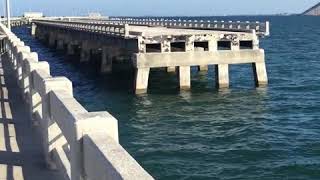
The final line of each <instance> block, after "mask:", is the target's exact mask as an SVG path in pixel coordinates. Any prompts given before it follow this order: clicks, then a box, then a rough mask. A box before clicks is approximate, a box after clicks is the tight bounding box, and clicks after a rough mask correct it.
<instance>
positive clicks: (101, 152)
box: [0, 23, 153, 180]
mask: <svg viewBox="0 0 320 180" xmlns="http://www.w3.org/2000/svg"><path fill="white" fill-rule="evenodd" d="M0 32H3V34H5V36H6V37H5V39H4V40H1V41H2V43H3V42H4V45H2V46H1V48H2V50H4V51H5V52H6V53H7V56H8V58H9V59H10V62H11V67H12V68H13V69H14V72H15V74H16V79H15V80H16V81H17V84H18V85H19V87H20V88H21V94H22V95H23V97H24V99H25V101H26V102H27V104H28V108H29V112H30V116H31V118H32V119H33V123H34V124H35V125H36V126H37V127H38V128H37V129H38V130H40V133H41V135H42V139H43V148H44V154H45V156H44V157H45V159H46V162H47V164H48V165H49V166H50V167H51V168H57V169H59V170H62V171H63V172H65V175H66V179H72V180H80V179H81V180H89V179H90V180H107V179H119V180H120V179H137V180H144V179H153V178H152V177H151V176H150V175H149V174H148V173H147V172H146V171H145V170H144V169H143V168H142V167H141V166H140V165H139V164H138V163H137V162H136V161H135V159H134V158H132V157H131V156H130V155H129V153H128V152H127V151H126V150H125V149H124V148H122V146H121V145H120V144H119V138H118V136H119V135H118V122H117V120H116V119H115V118H114V117H113V116H112V115H110V114H109V113H108V112H88V111H87V110H86V109H85V108H84V107H83V106H82V105H81V104H80V103H79V102H78V101H77V100H76V99H75V98H74V96H73V88H72V82H71V81H70V80H68V79H67V78H66V77H52V76H51V73H50V66H49V64H48V62H46V61H39V59H38V55H37V53H35V52H31V50H30V47H28V46H26V45H25V44H24V42H22V41H21V40H20V39H19V38H18V37H17V36H16V35H15V34H13V33H12V32H11V31H9V30H8V29H7V28H6V27H5V26H4V25H3V24H1V23H0Z"/></svg>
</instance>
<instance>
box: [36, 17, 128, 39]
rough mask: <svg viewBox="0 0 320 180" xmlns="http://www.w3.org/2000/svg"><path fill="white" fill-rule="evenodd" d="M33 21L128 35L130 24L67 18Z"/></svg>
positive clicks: (115, 34)
mask: <svg viewBox="0 0 320 180" xmlns="http://www.w3.org/2000/svg"><path fill="white" fill-rule="evenodd" d="M32 22H33V23H36V24H44V25H48V26H53V27H58V28H65V29H72V30H77V31H86V32H94V33H100V34H107V35H114V36H123V37H125V36H128V35H129V28H128V25H125V24H121V23H111V22H103V23H102V22H100V23H96V22H87V21H86V22H84V21H79V20H77V21H75V20H73V21H65V20H33V21H32Z"/></svg>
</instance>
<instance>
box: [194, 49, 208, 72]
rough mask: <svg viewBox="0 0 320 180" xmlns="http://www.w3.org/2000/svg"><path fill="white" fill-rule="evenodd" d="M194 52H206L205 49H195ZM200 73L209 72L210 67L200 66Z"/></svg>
mask: <svg viewBox="0 0 320 180" xmlns="http://www.w3.org/2000/svg"><path fill="white" fill-rule="evenodd" d="M194 51H196V52H204V48H203V47H196V48H194ZM198 71H208V65H200V66H198Z"/></svg>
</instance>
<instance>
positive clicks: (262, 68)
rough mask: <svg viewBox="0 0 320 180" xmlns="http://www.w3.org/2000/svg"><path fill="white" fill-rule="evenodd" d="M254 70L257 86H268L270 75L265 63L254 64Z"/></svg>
mask: <svg viewBox="0 0 320 180" xmlns="http://www.w3.org/2000/svg"><path fill="white" fill-rule="evenodd" d="M252 69H253V74H254V79H255V83H256V86H257V87H264V86H266V85H267V84H268V75H267V70H266V64H265V62H259V63H252Z"/></svg>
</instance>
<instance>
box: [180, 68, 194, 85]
mask: <svg viewBox="0 0 320 180" xmlns="http://www.w3.org/2000/svg"><path fill="white" fill-rule="evenodd" d="M190 71H191V67H190V66H179V84H180V89H181V90H188V89H190V87H191V73H190Z"/></svg>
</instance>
